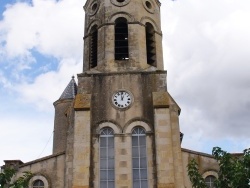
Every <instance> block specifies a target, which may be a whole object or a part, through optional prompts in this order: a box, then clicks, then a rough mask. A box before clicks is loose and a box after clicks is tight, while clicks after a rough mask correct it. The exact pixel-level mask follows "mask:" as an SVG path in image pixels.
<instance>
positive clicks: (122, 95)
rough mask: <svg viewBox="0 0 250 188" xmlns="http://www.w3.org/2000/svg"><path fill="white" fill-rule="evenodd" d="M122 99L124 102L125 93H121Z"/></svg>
mask: <svg viewBox="0 0 250 188" xmlns="http://www.w3.org/2000/svg"><path fill="white" fill-rule="evenodd" d="M121 98H122V101H123V98H124V93H123V92H122V93H121Z"/></svg>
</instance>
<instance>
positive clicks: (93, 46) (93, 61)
mask: <svg viewBox="0 0 250 188" xmlns="http://www.w3.org/2000/svg"><path fill="white" fill-rule="evenodd" d="M90 33H91V34H90V49H89V52H90V54H89V56H90V68H94V67H96V66H97V47H98V45H97V42H98V30H97V25H94V26H93V27H92V28H91V30H90Z"/></svg>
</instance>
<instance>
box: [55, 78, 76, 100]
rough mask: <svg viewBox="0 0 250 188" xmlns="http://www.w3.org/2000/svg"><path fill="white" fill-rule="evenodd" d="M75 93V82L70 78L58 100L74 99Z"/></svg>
mask: <svg viewBox="0 0 250 188" xmlns="http://www.w3.org/2000/svg"><path fill="white" fill-rule="evenodd" d="M76 93H77V85H76V82H75V77H74V76H72V79H71V80H70V82H69V84H68V85H67V87H66V88H65V89H64V91H63V93H62V94H61V96H60V98H59V99H74V98H75V96H76Z"/></svg>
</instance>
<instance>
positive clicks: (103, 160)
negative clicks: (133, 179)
mask: <svg viewBox="0 0 250 188" xmlns="http://www.w3.org/2000/svg"><path fill="white" fill-rule="evenodd" d="M114 187H115V160H114V131H113V130H112V129H111V128H104V129H102V130H101V133H100V188H114Z"/></svg>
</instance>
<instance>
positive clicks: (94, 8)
mask: <svg viewBox="0 0 250 188" xmlns="http://www.w3.org/2000/svg"><path fill="white" fill-rule="evenodd" d="M99 6H100V2H98V1H97V0H95V1H93V2H92V3H91V4H90V5H89V7H88V8H87V14H88V15H89V16H94V15H95V14H96V12H97V11H98V9H99Z"/></svg>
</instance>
